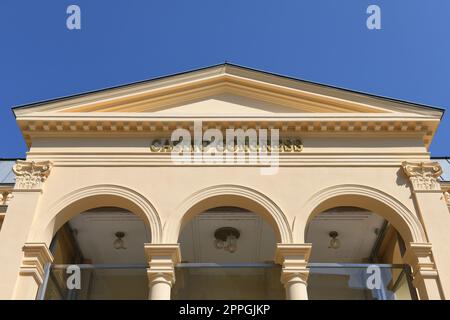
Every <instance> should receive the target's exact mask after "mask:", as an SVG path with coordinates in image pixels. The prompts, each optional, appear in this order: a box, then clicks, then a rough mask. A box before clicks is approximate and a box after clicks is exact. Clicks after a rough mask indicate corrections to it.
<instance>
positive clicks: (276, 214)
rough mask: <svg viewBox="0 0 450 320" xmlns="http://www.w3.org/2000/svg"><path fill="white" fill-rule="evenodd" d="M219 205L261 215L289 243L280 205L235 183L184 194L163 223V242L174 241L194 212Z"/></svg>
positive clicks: (287, 228) (286, 224)
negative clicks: (187, 194)
mask: <svg viewBox="0 0 450 320" xmlns="http://www.w3.org/2000/svg"><path fill="white" fill-rule="evenodd" d="M220 206H236V207H241V208H244V209H247V210H250V211H252V212H255V213H257V214H259V215H261V216H262V217H263V218H265V219H266V220H267V221H268V222H269V223H270V224H271V225H272V226H273V227H274V230H275V233H277V235H278V241H280V242H281V243H292V232H291V229H290V227H289V222H288V220H287V218H286V216H285V215H284V213H283V211H282V210H281V209H280V207H279V206H278V205H277V204H275V203H274V202H273V201H272V200H270V199H269V198H268V197H267V196H266V195H264V194H263V193H261V192H259V191H256V190H253V189H251V188H248V187H244V186H239V185H230V184H227V185H217V186H211V187H208V188H205V189H202V190H200V191H197V192H195V193H193V194H192V195H190V196H189V197H187V198H186V199H185V200H184V201H183V202H182V203H181V204H180V205H179V206H178V207H177V209H176V210H175V212H174V213H173V214H172V215H170V217H169V218H168V220H167V221H166V222H165V224H164V243H177V242H178V236H179V234H180V231H181V230H182V228H183V226H184V225H185V224H186V223H187V222H188V221H189V220H190V219H191V218H193V217H194V216H195V215H197V214H199V213H201V212H203V211H205V210H208V209H211V208H214V207H220Z"/></svg>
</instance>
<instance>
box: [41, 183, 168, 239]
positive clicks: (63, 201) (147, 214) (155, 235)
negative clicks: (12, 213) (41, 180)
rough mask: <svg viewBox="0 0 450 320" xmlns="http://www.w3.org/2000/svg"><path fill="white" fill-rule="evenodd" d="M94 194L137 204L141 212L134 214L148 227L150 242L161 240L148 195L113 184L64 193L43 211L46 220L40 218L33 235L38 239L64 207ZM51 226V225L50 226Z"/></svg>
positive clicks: (156, 212)
mask: <svg viewBox="0 0 450 320" xmlns="http://www.w3.org/2000/svg"><path fill="white" fill-rule="evenodd" d="M94 196H115V197H119V198H122V199H125V200H127V201H129V202H131V203H132V204H133V205H134V206H137V207H138V208H139V209H140V211H141V212H133V211H132V212H133V213H134V214H136V215H139V213H142V214H141V215H139V216H140V217H141V218H142V219H144V222H145V224H146V225H148V226H149V227H150V232H151V239H152V243H159V242H161V238H162V227H161V221H160V218H159V214H158V211H157V210H156V208H155V207H154V206H153V204H152V202H151V201H150V199H148V196H144V195H143V194H141V193H139V192H137V191H135V190H133V189H130V188H127V187H124V186H119V185H113V184H99V185H92V186H88V187H84V188H80V189H77V190H74V191H72V192H70V193H68V194H65V195H64V196H62V197H61V198H59V200H58V201H56V202H55V203H53V204H52V205H51V206H49V207H47V208H46V209H45V211H44V212H48V213H49V215H48V217H49V218H48V220H47V219H44V220H42V224H41V225H39V227H37V228H36V233H34V234H33V236H34V237H36V238H38V239H40V233H41V232H43V231H42V230H46V228H48V227H49V226H50V224H52V223H53V222H52V220H53V219H55V217H56V216H57V215H58V214H59V213H60V212H61V211H62V210H63V209H64V208H66V207H68V206H69V205H71V204H72V203H75V202H77V201H80V200H83V199H85V198H88V197H94ZM52 228H53V227H52Z"/></svg>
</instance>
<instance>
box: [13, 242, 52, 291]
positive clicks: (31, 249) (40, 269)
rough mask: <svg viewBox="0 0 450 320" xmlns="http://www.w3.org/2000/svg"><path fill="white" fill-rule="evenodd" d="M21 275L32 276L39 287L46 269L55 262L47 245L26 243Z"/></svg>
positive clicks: (23, 249)
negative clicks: (48, 264) (47, 265)
mask: <svg viewBox="0 0 450 320" xmlns="http://www.w3.org/2000/svg"><path fill="white" fill-rule="evenodd" d="M22 251H23V259H22V264H21V266H20V274H21V275H24V276H32V277H33V278H34V280H35V281H36V283H37V284H38V285H41V284H42V282H43V279H44V267H45V265H46V264H47V263H51V262H52V261H53V256H52V254H51V252H50V250H49V249H48V248H47V245H46V244H45V243H25V245H24V246H23V248H22Z"/></svg>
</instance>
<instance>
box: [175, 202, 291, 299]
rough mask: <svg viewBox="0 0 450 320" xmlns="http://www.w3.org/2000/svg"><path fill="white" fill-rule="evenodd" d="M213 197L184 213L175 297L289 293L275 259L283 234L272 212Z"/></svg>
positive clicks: (266, 296)
mask: <svg viewBox="0 0 450 320" xmlns="http://www.w3.org/2000/svg"><path fill="white" fill-rule="evenodd" d="M210 200H211V199H209V200H208V201H205V202H203V203H200V204H196V205H195V206H194V207H192V209H191V210H189V211H188V215H187V217H189V219H188V220H187V219H183V220H184V221H183V224H182V228H181V230H180V233H179V238H178V242H179V243H180V247H181V257H182V263H180V264H179V265H178V266H177V268H176V282H175V285H174V286H173V288H172V299H284V296H285V294H284V289H283V287H282V284H281V282H280V266H278V265H276V264H275V263H274V256H275V250H276V244H277V241H278V239H279V237H280V235H279V232H278V230H275V229H274V227H273V224H271V223H269V222H268V221H267V219H265V218H267V215H261V213H260V211H259V212H258V211H257V210H258V209H261V208H259V207H258V206H254V205H253V206H252V205H251V204H249V203H250V201H247V202H246V203H244V202H242V199H241V201H240V202H239V204H240V205H239V206H237V205H236V202H234V203H233V202H231V203H233V206H226V205H225V203H224V202H222V201H212V202H211V201H210ZM216 200H217V199H216ZM218 204H220V205H219V206H217V205H218ZM250 208H253V209H256V210H255V211H256V212H255V211H253V210H251V209H250Z"/></svg>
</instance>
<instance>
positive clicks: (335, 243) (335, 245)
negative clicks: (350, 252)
mask: <svg viewBox="0 0 450 320" xmlns="http://www.w3.org/2000/svg"><path fill="white" fill-rule="evenodd" d="M328 235H329V236H330V238H331V239H330V245H329V246H328V248H331V249H339V247H340V246H341V241H340V240H339V239H338V238H337V237H338V235H339V234H338V233H337V231H331V232H330V233H329V234H328Z"/></svg>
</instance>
